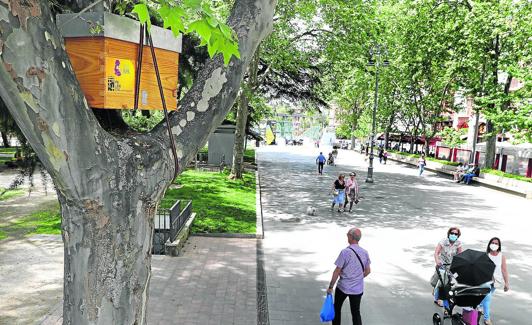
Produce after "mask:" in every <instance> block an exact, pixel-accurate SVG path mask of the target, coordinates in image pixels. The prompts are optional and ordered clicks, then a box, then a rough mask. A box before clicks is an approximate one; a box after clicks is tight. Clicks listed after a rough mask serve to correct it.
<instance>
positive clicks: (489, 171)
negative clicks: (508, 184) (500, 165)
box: [480, 168, 532, 183]
mask: <svg viewBox="0 0 532 325" xmlns="http://www.w3.org/2000/svg"><path fill="white" fill-rule="evenodd" d="M480 172H481V173H484V174H492V175H497V176H501V177H507V178H513V179H517V180H520V181H523V182H529V183H532V178H530V177H525V176H521V175H515V174H510V173H505V172H503V171H501V170H496V169H490V168H482V169H481V170H480Z"/></svg>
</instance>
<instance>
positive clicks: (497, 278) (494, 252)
mask: <svg viewBox="0 0 532 325" xmlns="http://www.w3.org/2000/svg"><path fill="white" fill-rule="evenodd" d="M461 235H462V233H461V231H460V229H459V228H458V227H451V228H450V229H449V230H448V231H447V237H446V238H444V239H442V240H440V241H439V242H438V245H436V249H435V251H434V261H435V262H436V266H437V267H438V268H446V269H447V271H448V272H449V268H450V266H451V264H452V261H453V257H454V256H455V255H457V254H460V253H462V251H463V248H462V242H461V241H460V240H459V238H460V236H461ZM486 254H488V257H489V258H490V259H491V261H493V263H494V264H495V271H494V273H493V279H492V281H490V282H489V283H487V284H486V285H489V286H490V288H491V290H490V293H489V294H488V295H486V297H485V298H484V300H482V303H481V306H482V312H483V315H484V317H483V318H484V319H483V324H485V325H491V324H492V322H491V298H492V296H493V293H494V292H495V290H496V289H497V288H500V287H502V288H503V289H504V291H505V292H506V291H508V290H509V289H510V283H509V277H508V269H507V267H506V257H505V256H504V255H503V254H502V244H501V240H500V239H499V238H498V237H493V238H491V239H490V240H489V241H488V246H487V248H486ZM436 272H437V271H436ZM438 281H439V280H438V274H437V273H435V274H434V275H433V276H432V279H431V284H432V286H433V287H434V291H433V294H434V303H435V304H437V305H438V306H444V304H446V303H447V302H446V301H443V300H442V299H440V292H439V282H438Z"/></svg>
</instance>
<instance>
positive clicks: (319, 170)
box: [318, 161, 324, 175]
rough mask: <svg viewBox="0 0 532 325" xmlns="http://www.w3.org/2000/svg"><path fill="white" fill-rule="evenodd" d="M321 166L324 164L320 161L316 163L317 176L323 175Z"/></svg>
mask: <svg viewBox="0 0 532 325" xmlns="http://www.w3.org/2000/svg"><path fill="white" fill-rule="evenodd" d="M323 165H324V163H322V162H321V161H320V162H318V174H320V175H321V174H323Z"/></svg>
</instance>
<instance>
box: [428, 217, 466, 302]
mask: <svg viewBox="0 0 532 325" xmlns="http://www.w3.org/2000/svg"><path fill="white" fill-rule="evenodd" d="M461 234H462V233H461V232H460V229H458V227H451V228H450V229H449V230H448V231H447V238H444V239H442V240H441V241H440V242H439V243H438V245H437V246H436V250H435V251H434V261H435V262H436V265H437V266H439V267H441V266H445V267H446V268H447V270H448V269H449V268H450V267H451V262H452V261H453V257H454V256H455V255H456V254H460V253H461V252H462V242H461V241H459V240H458V238H460V235H461ZM434 279H435V280H436V281H431V282H432V283H433V286H435V288H434V303H435V304H437V305H438V306H443V301H441V300H439V299H438V297H439V289H438V286H437V279H438V275H437V274H434V276H433V280H434Z"/></svg>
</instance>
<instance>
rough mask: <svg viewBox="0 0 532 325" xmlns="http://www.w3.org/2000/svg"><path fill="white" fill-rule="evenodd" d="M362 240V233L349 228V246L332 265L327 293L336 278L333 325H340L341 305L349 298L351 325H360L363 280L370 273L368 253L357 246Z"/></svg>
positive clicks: (330, 290)
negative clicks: (333, 266) (333, 265)
mask: <svg viewBox="0 0 532 325" xmlns="http://www.w3.org/2000/svg"><path fill="white" fill-rule="evenodd" d="M361 238H362V232H361V231H360V229H358V228H351V229H349V231H348V232H347V242H348V243H349V246H347V247H346V248H344V249H342V251H341V252H340V255H338V258H337V259H336V262H334V264H335V265H336V268H335V269H334V271H333V274H332V278H331V282H330V283H329V287H328V289H327V293H329V294H332V291H333V288H334V285H335V283H336V281H337V280H338V278H340V280H338V284H337V285H336V290H335V292H334V315H335V316H334V320H333V321H332V324H333V325H340V324H341V321H342V305H343V303H344V301H345V299H346V298H348V297H349V305H350V307H351V317H352V318H353V325H362V317H361V315H360V301H361V300H362V295H363V294H364V278H365V277H367V276H368V275H369V274H370V272H371V269H370V263H371V261H370V259H369V254H368V252H367V251H366V250H365V249H363V248H362V247H360V246H359V245H358V242H359V241H360V239H361Z"/></svg>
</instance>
